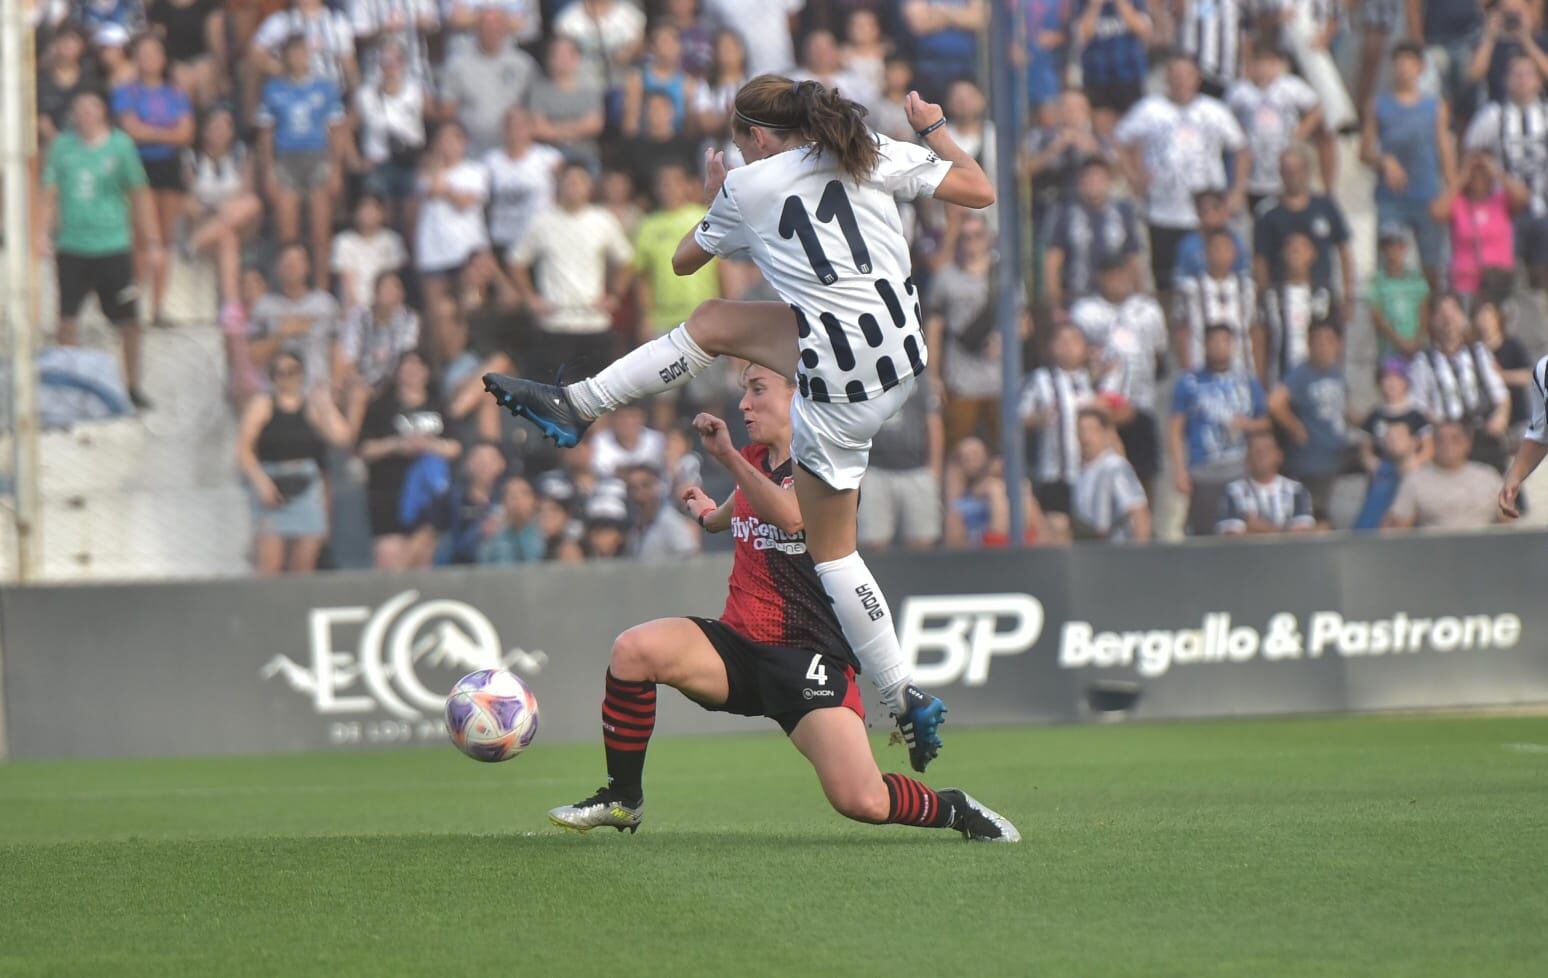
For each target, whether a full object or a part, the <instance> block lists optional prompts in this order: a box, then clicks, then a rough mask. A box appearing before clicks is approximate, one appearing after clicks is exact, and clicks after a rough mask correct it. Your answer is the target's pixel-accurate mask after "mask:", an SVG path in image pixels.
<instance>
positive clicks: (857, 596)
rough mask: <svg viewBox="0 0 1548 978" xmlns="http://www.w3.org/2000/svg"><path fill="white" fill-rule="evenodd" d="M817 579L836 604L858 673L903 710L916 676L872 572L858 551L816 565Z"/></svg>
mask: <svg viewBox="0 0 1548 978" xmlns="http://www.w3.org/2000/svg"><path fill="white" fill-rule="evenodd" d="M817 577H818V579H820V580H821V581H822V587H823V590H825V591H827V592H828V598H829V600H831V601H832V602H833V613H834V614H835V615H836V616H838V621H839V627H840V628H842V629H843V630H844V638H845V639H847V640H848V642H849V647H850V648H852V649H854V650H855V658H857V659H859V660H860V668H861V669H862V670H863V671H864V672H865V674H866V675H867V676H870V677H871V682H872V683H874V684H875V686H876V689H877V691H878V692H880V693H881V697H882V702H884V703H886V704H887V705H888V706H890V707H891V708H892V709H894V710H899V709H902V707H903V687H904V686H906V685H907V684H908V682H909V680H910V679H911V678H913V677H912V675H911V674H910V672H909V668H908V664H907V663H906V662H904V661H903V647H902V646H901V645H899V644H898V634H897V632H896V631H895V630H894V629H893V627H892V612H891V610H889V609H888V607H887V599H886V598H885V597H884V596H883V595H882V591H881V588H880V587H878V586H877V584H876V578H875V577H874V576H872V574H871V569H870V568H869V567H867V566H865V561H864V559H862V558H861V556H860V554H859V553H858V552H856V553H852V554H850V555H849V556H847V557H840V558H839V559H838V560H829V561H826V562H824V563H821V564H818V565H817Z"/></svg>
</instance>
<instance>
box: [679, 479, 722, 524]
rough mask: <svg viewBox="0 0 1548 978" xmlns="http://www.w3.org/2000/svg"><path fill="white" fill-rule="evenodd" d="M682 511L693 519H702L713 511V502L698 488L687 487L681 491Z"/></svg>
mask: <svg viewBox="0 0 1548 978" xmlns="http://www.w3.org/2000/svg"><path fill="white" fill-rule="evenodd" d="M683 509H684V510H686V511H687V513H688V515H689V516H692V517H693V518H694V519H696V520H697V519H702V518H703V517H704V516H705V515H707V514H709V513H713V512H714V511H715V509H716V506H715V500H713V499H711V498H710V497H709V494H708V493H706V492H705V491H704V490H703V489H702V488H700V487H699V486H689V487H688V488H687V489H684V490H683Z"/></svg>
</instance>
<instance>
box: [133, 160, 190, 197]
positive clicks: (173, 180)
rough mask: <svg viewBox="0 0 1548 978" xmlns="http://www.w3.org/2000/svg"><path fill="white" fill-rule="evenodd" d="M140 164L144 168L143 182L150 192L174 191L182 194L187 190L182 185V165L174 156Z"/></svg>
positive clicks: (142, 161)
mask: <svg viewBox="0 0 1548 978" xmlns="http://www.w3.org/2000/svg"><path fill="white" fill-rule="evenodd" d="M140 162H141V163H142V164H144V166H145V180H146V182H147V183H149V184H150V188H151V189H152V190H175V191H177V192H178V193H182V192H183V191H185V190H187V189H188V188H187V187H185V186H184V185H183V164H182V163H181V162H179V161H178V158H177V157H176V156H172V157H169V158H167V159H164V160H141V161H140Z"/></svg>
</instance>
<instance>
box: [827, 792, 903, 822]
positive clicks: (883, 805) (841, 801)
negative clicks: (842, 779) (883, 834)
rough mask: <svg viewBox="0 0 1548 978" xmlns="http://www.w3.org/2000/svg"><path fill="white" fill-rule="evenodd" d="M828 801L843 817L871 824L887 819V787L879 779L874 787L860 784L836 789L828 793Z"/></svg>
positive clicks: (888, 807) (889, 806) (888, 803)
mask: <svg viewBox="0 0 1548 978" xmlns="http://www.w3.org/2000/svg"><path fill="white" fill-rule="evenodd" d="M828 801H829V802H830V803H831V804H832V805H833V810H834V811H836V812H838V813H839V814H840V815H842V816H844V817H845V818H851V819H854V820H855V821H856V822H870V823H872V824H877V823H880V822H885V821H887V815H888V812H889V810H890V808H891V805H890V802H889V801H888V798H887V788H886V786H885V785H883V784H882V783H881V782H880V781H878V782H877V783H876V785H875V788H874V789H873V788H870V787H861V786H856V787H847V786H846V787H843V788H839V789H836V790H834V791H831V792H829V793H828Z"/></svg>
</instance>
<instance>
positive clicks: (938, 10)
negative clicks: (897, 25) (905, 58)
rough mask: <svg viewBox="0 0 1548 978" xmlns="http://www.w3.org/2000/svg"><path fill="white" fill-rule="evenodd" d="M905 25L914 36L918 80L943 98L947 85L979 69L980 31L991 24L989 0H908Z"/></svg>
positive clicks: (922, 89)
mask: <svg viewBox="0 0 1548 978" xmlns="http://www.w3.org/2000/svg"><path fill="white" fill-rule="evenodd" d="M903 24H904V26H905V27H907V28H908V31H909V33H910V34H912V35H913V38H914V43H913V51H914V82H915V84H916V85H917V86H918V88H919V93H920V94H921V95H923V96H924V97H925V98H927V99H930V100H932V101H941V100H942V99H943V98H944V97H945V95H946V86H947V85H948V84H950V83H951V82H952V81H953V80H955V79H958V78H968V77H972V75H973V74H974V72H975V71H976V70H977V68H978V33H979V31H982V30H984V29H985V28H986V27H988V26H989V4H988V2H987V0H905V2H904V4H903Z"/></svg>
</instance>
